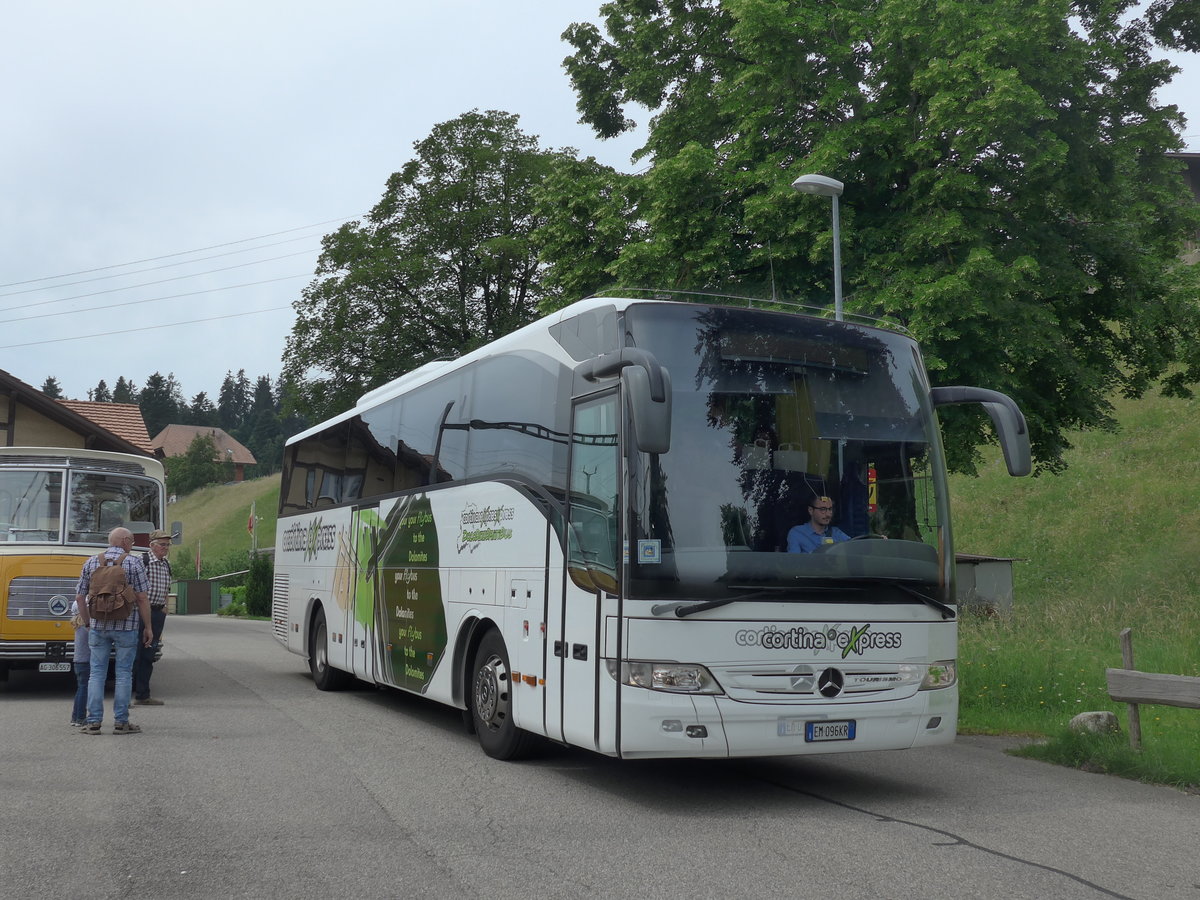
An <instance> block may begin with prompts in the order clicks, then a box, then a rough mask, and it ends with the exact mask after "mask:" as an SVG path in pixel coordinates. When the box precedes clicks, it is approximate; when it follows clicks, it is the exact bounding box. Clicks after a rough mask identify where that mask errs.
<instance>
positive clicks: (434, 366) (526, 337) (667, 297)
mask: <svg viewBox="0 0 1200 900" xmlns="http://www.w3.org/2000/svg"><path fill="white" fill-rule="evenodd" d="M614 293H617V292H614ZM624 293H628V294H630V295H639V296H611V297H609V296H600V295H597V296H592V297H587V298H585V299H583V300H579V301H577V302H575V303H572V304H571V305H570V306H564V307H563V308H562V309H559V310H555V311H554V312H552V313H550V314H549V315H546V316H543V317H542V318H540V319H537V320H536V321H534V322H531V323H530V324H528V325H525V326H523V327H521V328H518V329H517V330H516V331H512V332H510V333H508V334H506V335H504V336H503V337H499V338H496V340H494V341H492V342H491V343H488V344H485V345H484V346H482V347H479V348H477V349H475V350H472V351H471V352H470V353H465V354H463V355H462V356H460V357H458V358H456V359H439V360H434V361H432V362H428V363H425V364H424V365H422V366H418V367H417V368H415V369H413V370H412V371H411V372H406V373H405V374H403V375H401V376H399V377H398V378H395V379H393V380H392V381H389V382H387V383H386V384H383V385H380V386H379V387H377V388H373V389H372V390H370V391H367V392H366V393H365V394H363V395H362V396H361V397H359V398H358V402H357V403H355V404H354V406H353V407H352V408H351V409H348V410H346V411H345V412H343V413H340V414H338V415H336V416H333V417H331V418H329V419H326V420H325V421H324V422H320V423H318V424H316V425H313V426H312V427H310V428H307V429H305V430H304V431H301V432H299V433H297V434H295V435H293V436H292V437H290V438H289V439H288V440H287V444H288V445H290V444H292V443H295V442H296V441H299V440H303V439H304V438H307V437H310V436H312V435H314V434H317V433H319V432H321V431H324V430H325V429H326V428H329V427H330V426H333V425H337V424H338V423H340V422H343V421H345V420H347V419H350V418H353V417H354V416H356V415H359V414H360V413H362V412H365V411H367V410H369V409H372V408H373V407H375V406H376V405H377V404H379V403H381V402H383V401H385V400H388V399H390V398H392V397H395V396H396V395H398V394H402V393H404V392H406V391H408V390H411V389H412V388H414V387H417V386H419V385H421V384H424V383H425V382H428V381H432V380H433V379H434V378H436V377H437V376H439V375H442V374H444V373H447V372H450V371H453V370H454V369H457V368H459V367H461V366H467V365H470V364H471V363H473V362H477V361H479V360H482V359H487V358H488V357H489V356H495V355H496V354H499V353H506V352H508V351H510V350H514V349H518V348H528V347H530V346H531V345H536V344H537V343H538V342H539V340H540V339H543V338H544V339H546V340H551V339H550V337H549V329H550V328H551V327H552V326H554V325H556V324H558V323H559V322H561V321H563V320H564V319H569V318H571V317H573V316H578V315H580V314H582V313H586V312H589V311H591V310H595V309H605V308H615V309H616V310H617V312H623V311H624V310H625V309H627V308H628V307H629V306H632V305H633V304H670V305H681V304H684V303H708V304H713V303H716V305H719V306H729V305H731V304H730V303H729V302H728V301H730V300H738V301H740V302H743V303H745V304H746V306H748V307H752V306H753V305H754V304H769V305H770V306H771V307H772V308H771V310H770V311H772V312H782V313H786V314H789V315H808V316H816V317H824V316H827V315H828V313H829V311H828V310H824V309H821V308H819V307H808V306H803V305H800V304H795V303H787V302H782V301H769V300H763V299H761V298H753V297H734V296H732V295H726V294H706V293H704V292H696V291H664V290H652V289H640V288H639V289H633V290H626V291H625V292H624ZM781 306H782V307H787V308H785V309H780V308H779V307H781ZM847 324H854V325H860V326H867V327H874V328H884V329H886V330H891V331H899V332H901V333H906V330H905V329H904V328H903V327H902V326H900V325H898V324H896V323H893V322H888V321H885V320H880V319H876V318H874V317H868V316H854V317H853V320H851V317H848V318H847Z"/></svg>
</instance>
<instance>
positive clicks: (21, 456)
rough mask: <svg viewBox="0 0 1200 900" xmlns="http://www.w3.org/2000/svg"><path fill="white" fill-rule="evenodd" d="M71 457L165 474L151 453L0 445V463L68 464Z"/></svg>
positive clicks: (157, 476) (156, 476) (158, 478)
mask: <svg viewBox="0 0 1200 900" xmlns="http://www.w3.org/2000/svg"><path fill="white" fill-rule="evenodd" d="M73 459H78V460H85V459H86V460H90V461H92V462H93V463H96V462H110V463H114V464H116V465H117V466H119V467H120V468H124V469H127V468H128V467H130V466H139V467H141V469H142V473H143V474H144V475H147V476H149V477H150V478H153V479H155V480H156V481H162V480H163V476H164V470H163V464H162V463H161V462H160V461H159V460H157V459H155V458H154V457H153V456H142V455H140V454H136V453H117V452H116V451H112V450H85V449H83V448H81V447H0V466H2V465H25V466H31V467H35V466H69V465H70V464H71V460H73Z"/></svg>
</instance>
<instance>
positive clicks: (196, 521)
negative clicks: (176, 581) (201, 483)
mask: <svg viewBox="0 0 1200 900" xmlns="http://www.w3.org/2000/svg"><path fill="white" fill-rule="evenodd" d="M252 503H253V504H254V505H255V514H256V515H257V517H258V523H257V526H256V528H257V531H258V546H259V547H260V548H261V547H273V546H275V520H276V517H277V514H278V510H279V475H278V474H275V475H268V476H265V477H263V478H255V479H253V480H251V481H243V482H240V483H238V484H222V485H213V486H211V487H206V488H201V489H200V490H198V491H195V492H193V493H191V494H188V495H187V496H185V497H182V498H180V499H179V500H178V501H176V502H175V503H172V504H169V505H168V506H167V516H166V518H167V522H168V523H170V522H181V523H182V524H183V539H182V541H181V542H180V544H179V546H177V547H175V548H174V549H173V550H172V551H171V568H172V570H173V571H174V573H175V576H176V577H177V578H188V577H194V575H195V572H196V549H197V544H199V549H200V562H201V574H202V575H203V577H205V578H210V577H212V576H214V575H223V574H225V573H226V572H230V571H238V570H240V569H244V568H245V567H246V565H245V557H246V556H247V555H248V554H249V552H250V548H251V535H250V532H249V531H247V530H246V523H247V522H248V521H249V519H250V505H251V504H252Z"/></svg>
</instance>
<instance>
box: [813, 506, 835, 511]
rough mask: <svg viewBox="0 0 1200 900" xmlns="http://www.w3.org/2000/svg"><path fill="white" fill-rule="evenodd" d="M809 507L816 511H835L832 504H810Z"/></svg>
mask: <svg viewBox="0 0 1200 900" xmlns="http://www.w3.org/2000/svg"><path fill="white" fill-rule="evenodd" d="M809 509H811V510H815V511H816V512H833V507H832V506H810V507H809Z"/></svg>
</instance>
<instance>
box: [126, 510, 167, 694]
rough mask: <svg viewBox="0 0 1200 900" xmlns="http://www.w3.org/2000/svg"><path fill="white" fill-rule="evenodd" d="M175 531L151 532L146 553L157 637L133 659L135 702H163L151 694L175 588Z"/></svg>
mask: <svg viewBox="0 0 1200 900" xmlns="http://www.w3.org/2000/svg"><path fill="white" fill-rule="evenodd" d="M170 552H171V535H170V533H168V532H166V531H155V532H154V533H153V534H151V535H150V552H149V553H147V554H145V555H144V556H143V557H142V563H143V565H145V567H146V578H147V579H148V582H149V592H150V624H151V627H152V628H153V631H154V641H153V642H152V643H151V644H150V645H149V646H147V647H139V648H138V652H137V657H136V658H135V659H134V662H133V705H134V706H162V705H163V702H162V701H161V700H159V699H158V698H157V697H151V696H150V676H151V675H153V674H154V656H155V654H156V653H157V651H158V645H159V643H160V642H161V641H162V633H163V626H165V625H166V624H167V593H168V592H169V591H170V590H171V561H170V560H169V559H167V556H168V555H169V554H170Z"/></svg>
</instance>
